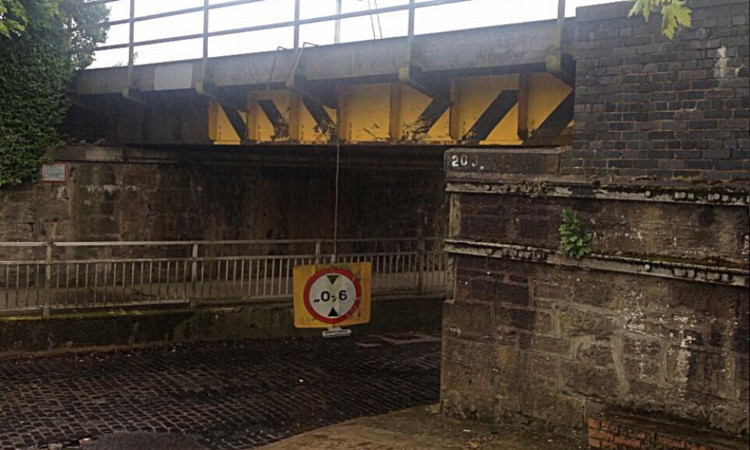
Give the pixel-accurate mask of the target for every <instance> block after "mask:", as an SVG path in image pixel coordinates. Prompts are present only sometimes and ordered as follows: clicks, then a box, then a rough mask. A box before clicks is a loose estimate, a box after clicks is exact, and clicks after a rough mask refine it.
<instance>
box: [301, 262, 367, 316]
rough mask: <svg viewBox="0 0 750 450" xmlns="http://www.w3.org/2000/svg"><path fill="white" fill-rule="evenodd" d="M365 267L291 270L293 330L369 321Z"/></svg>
mask: <svg viewBox="0 0 750 450" xmlns="http://www.w3.org/2000/svg"><path fill="white" fill-rule="evenodd" d="M371 271H372V269H371V266H370V264H369V263H352V264H318V265H307V266H297V267H295V268H294V326H295V327H297V328H324V327H331V326H347V325H356V324H360V323H367V322H369V321H370V278H371Z"/></svg>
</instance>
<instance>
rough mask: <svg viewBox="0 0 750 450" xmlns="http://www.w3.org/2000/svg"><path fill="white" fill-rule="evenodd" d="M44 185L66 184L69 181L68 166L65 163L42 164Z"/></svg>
mask: <svg viewBox="0 0 750 450" xmlns="http://www.w3.org/2000/svg"><path fill="white" fill-rule="evenodd" d="M41 175H42V176H41V179H42V180H41V181H42V182H43V183H65V182H66V181H67V180H68V166H67V164H65V163H48V164H42V168H41Z"/></svg>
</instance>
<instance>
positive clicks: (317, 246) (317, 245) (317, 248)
mask: <svg viewBox="0 0 750 450" xmlns="http://www.w3.org/2000/svg"><path fill="white" fill-rule="evenodd" d="M321 246H322V243H321V242H320V241H315V264H320V259H321V253H322V250H321Z"/></svg>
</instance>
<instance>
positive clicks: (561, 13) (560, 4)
mask: <svg viewBox="0 0 750 450" xmlns="http://www.w3.org/2000/svg"><path fill="white" fill-rule="evenodd" d="M564 23H565V0H558V1H557V47H558V48H559V49H560V50H562V45H563V24H564Z"/></svg>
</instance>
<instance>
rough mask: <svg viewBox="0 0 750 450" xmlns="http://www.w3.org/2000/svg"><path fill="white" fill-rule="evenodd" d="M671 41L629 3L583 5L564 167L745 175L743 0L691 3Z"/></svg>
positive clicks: (749, 48) (748, 140) (747, 85)
mask: <svg viewBox="0 0 750 450" xmlns="http://www.w3.org/2000/svg"><path fill="white" fill-rule="evenodd" d="M688 6H689V7H690V8H692V9H693V10H694V11H693V19H692V20H693V24H692V25H693V26H692V27H691V28H688V29H681V30H679V31H678V33H677V36H676V37H675V39H674V41H669V40H667V39H665V38H664V37H662V36H661V34H660V33H659V28H660V26H661V16H659V15H656V16H655V18H654V19H652V20H650V21H649V22H648V23H647V22H645V21H644V20H643V18H641V17H637V18H631V19H628V18H626V16H627V11H628V8H630V7H631V4H629V3H625V2H621V3H612V4H605V5H599V6H592V7H586V8H579V9H578V14H577V17H576V33H575V35H576V58H577V72H576V106H575V130H576V133H575V138H574V144H573V147H574V151H572V152H570V153H568V154H567V155H566V157H565V158H564V159H563V166H564V167H565V173H568V174H577V175H596V176H613V177H652V178H658V179H665V178H690V179H708V180H727V179H747V178H748V176H749V175H748V171H750V136H748V125H749V122H748V120H749V118H750V93H749V90H750V40H748V29H749V27H750V25H749V22H750V18H749V17H748V15H749V14H750V13H749V12H748V4H747V1H745V0H691V1H690V2H688Z"/></svg>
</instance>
